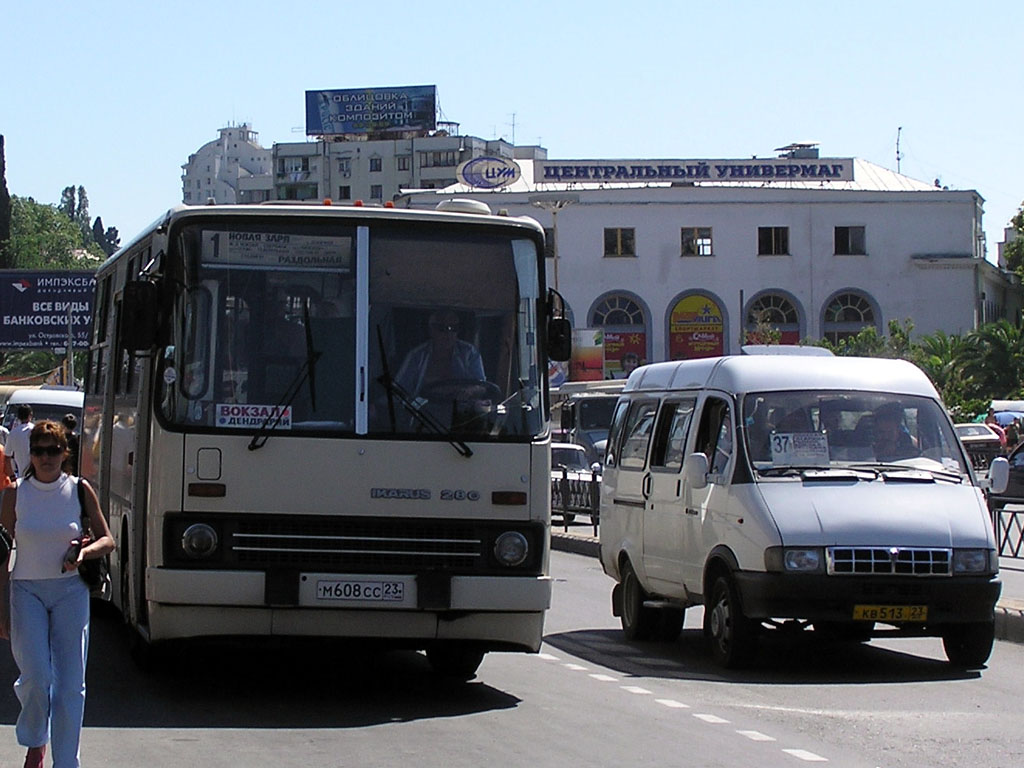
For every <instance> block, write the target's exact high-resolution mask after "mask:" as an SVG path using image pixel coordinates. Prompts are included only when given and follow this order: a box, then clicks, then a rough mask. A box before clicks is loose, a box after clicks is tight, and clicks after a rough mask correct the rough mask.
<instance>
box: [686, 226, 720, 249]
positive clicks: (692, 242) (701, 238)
mask: <svg viewBox="0 0 1024 768" xmlns="http://www.w3.org/2000/svg"><path fill="white" fill-rule="evenodd" d="M682 233H683V249H682V251H681V252H680V253H681V254H682V255H683V256H711V255H712V250H711V227H683V229H682Z"/></svg>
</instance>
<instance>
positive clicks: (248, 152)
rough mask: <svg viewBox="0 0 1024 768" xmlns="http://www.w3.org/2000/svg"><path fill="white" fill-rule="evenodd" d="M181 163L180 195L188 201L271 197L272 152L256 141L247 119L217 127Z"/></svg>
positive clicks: (255, 200) (201, 202) (224, 201)
mask: <svg viewBox="0 0 1024 768" xmlns="http://www.w3.org/2000/svg"><path fill="white" fill-rule="evenodd" d="M218 133H219V136H218V138H217V139H215V140H214V141H210V142H207V143H206V144H204V145H203V146H202V147H200V148H199V149H198V150H197V151H196V152H195V153H194V154H192V155H189V158H188V162H187V163H185V164H184V165H183V166H181V169H182V173H181V190H182V191H181V199H182V202H184V203H187V204H190V205H204V204H206V203H207V201H209V200H211V199H212V200H213V201H214V202H215V203H217V204H218V205H223V204H227V203H259V202H263V201H264V200H271V199H273V196H272V190H273V179H272V177H271V175H270V172H271V167H272V164H271V159H272V153H271V150H269V149H264V148H263V147H261V146H260V144H259V141H258V134H257V133H256V131H254V130H252V128H251V126H250V125H249V124H248V123H242V124H241V125H229V126H227V127H226V128H221V129H220V130H219V131H218Z"/></svg>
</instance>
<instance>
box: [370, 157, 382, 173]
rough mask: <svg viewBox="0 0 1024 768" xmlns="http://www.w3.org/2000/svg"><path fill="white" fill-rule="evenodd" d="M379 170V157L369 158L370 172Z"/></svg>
mask: <svg viewBox="0 0 1024 768" xmlns="http://www.w3.org/2000/svg"><path fill="white" fill-rule="evenodd" d="M379 172H380V158H379V157H371V158H370V173H379Z"/></svg>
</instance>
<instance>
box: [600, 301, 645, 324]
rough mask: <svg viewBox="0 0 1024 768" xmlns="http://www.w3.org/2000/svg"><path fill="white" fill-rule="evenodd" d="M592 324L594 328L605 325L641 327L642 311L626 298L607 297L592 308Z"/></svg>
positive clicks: (642, 320)
mask: <svg viewBox="0 0 1024 768" xmlns="http://www.w3.org/2000/svg"><path fill="white" fill-rule="evenodd" d="M592 322H593V324H594V326H595V327H601V326H605V325H643V324H644V311H643V310H642V309H641V308H640V305H639V304H637V303H636V302H635V301H633V300H632V299H631V298H629V297H628V296H622V295H620V294H616V295H614V296H608V297H606V298H605V299H604V300H603V301H601V303H600V304H598V305H597V307H595V308H594V313H593V315H592Z"/></svg>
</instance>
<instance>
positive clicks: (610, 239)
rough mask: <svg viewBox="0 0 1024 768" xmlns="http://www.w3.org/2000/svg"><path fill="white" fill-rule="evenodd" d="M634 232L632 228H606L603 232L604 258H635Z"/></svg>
mask: <svg viewBox="0 0 1024 768" xmlns="http://www.w3.org/2000/svg"><path fill="white" fill-rule="evenodd" d="M635 232H636V230H634V229H633V228H632V227H608V228H606V229H605V231H604V255H605V256H636V234H635Z"/></svg>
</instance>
